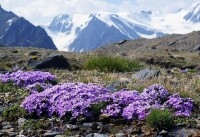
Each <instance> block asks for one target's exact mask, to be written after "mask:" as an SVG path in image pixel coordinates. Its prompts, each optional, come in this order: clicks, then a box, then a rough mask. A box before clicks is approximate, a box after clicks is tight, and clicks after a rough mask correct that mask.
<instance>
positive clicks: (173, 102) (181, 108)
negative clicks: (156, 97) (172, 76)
mask: <svg viewBox="0 0 200 137" xmlns="http://www.w3.org/2000/svg"><path fill="white" fill-rule="evenodd" d="M164 106H165V107H167V108H169V109H174V110H175V115H176V116H190V114H191V112H192V108H193V102H192V100H191V99H190V98H181V97H180V96H179V95H178V94H174V95H171V96H169V100H168V101H166V102H165V103H164Z"/></svg>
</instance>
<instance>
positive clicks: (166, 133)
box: [159, 130, 168, 136]
mask: <svg viewBox="0 0 200 137" xmlns="http://www.w3.org/2000/svg"><path fill="white" fill-rule="evenodd" d="M159 134H160V135H162V136H167V135H168V132H167V131H165V130H162V131H161V132H160V133H159Z"/></svg>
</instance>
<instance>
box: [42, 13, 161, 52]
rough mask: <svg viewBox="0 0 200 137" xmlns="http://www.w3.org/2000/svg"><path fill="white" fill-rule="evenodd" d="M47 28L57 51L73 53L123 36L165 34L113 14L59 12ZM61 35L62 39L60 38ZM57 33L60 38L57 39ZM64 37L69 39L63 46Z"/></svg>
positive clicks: (128, 38)
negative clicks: (65, 13)
mask: <svg viewBox="0 0 200 137" xmlns="http://www.w3.org/2000/svg"><path fill="white" fill-rule="evenodd" d="M64 17H66V18H64ZM78 18H82V20H81V19H80V20H81V21H79V22H78V23H77V22H76V21H77V19H78ZM96 28H97V29H96ZM46 30H47V32H48V34H49V35H50V36H51V37H52V38H53V40H54V43H56V45H57V48H58V49H59V50H65V51H72V52H85V51H89V50H92V49H95V48H98V47H101V46H103V45H106V44H109V43H114V42H118V41H120V40H122V39H127V40H130V39H136V38H140V37H157V36H162V35H164V34H163V33H162V32H159V31H157V30H155V29H151V28H148V27H146V26H143V25H141V24H138V23H137V22H134V21H133V20H130V19H127V18H125V17H123V16H120V15H117V14H112V13H95V14H89V15H79V14H78V15H74V16H68V15H64V14H62V15H58V16H57V17H55V18H54V20H53V21H52V23H51V24H50V25H49V26H48V27H46ZM64 30H65V31H64ZM61 35H62V36H63V39H60V37H61ZM86 35H87V36H86ZM57 36H58V37H59V38H58V39H59V40H56V38H57ZM102 38H103V39H102ZM64 39H68V43H67V42H66V43H62V44H63V45H61V44H60V43H59V42H60V41H61V40H63V41H65V40H64Z"/></svg>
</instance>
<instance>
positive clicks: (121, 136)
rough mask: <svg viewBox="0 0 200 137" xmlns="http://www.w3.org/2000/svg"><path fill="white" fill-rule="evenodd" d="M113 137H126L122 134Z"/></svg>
mask: <svg viewBox="0 0 200 137" xmlns="http://www.w3.org/2000/svg"><path fill="white" fill-rule="evenodd" d="M115 137H126V135H125V134H124V133H117V134H115Z"/></svg>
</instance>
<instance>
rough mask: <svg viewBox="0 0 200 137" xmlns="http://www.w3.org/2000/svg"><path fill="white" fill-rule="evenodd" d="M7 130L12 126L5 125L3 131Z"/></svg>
mask: <svg viewBox="0 0 200 137" xmlns="http://www.w3.org/2000/svg"><path fill="white" fill-rule="evenodd" d="M9 128H12V126H11V125H10V124H7V125H4V126H3V129H9Z"/></svg>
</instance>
